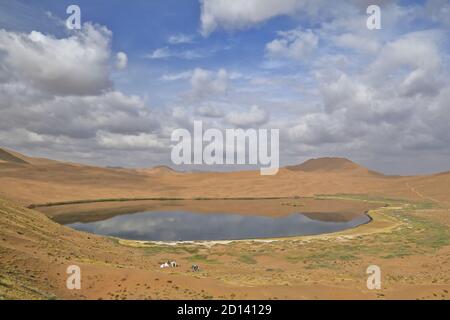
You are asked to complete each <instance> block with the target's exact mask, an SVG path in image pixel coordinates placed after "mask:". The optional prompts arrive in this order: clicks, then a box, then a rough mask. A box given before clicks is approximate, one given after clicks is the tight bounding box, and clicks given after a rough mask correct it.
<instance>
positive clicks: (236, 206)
mask: <svg viewBox="0 0 450 320" xmlns="http://www.w3.org/2000/svg"><path fill="white" fill-rule="evenodd" d="M379 206H380V205H379V204H378V205H377V204H373V203H366V202H355V201H350V200H339V201H338V200H328V199H325V200H316V199H314V198H302V199H265V200H264V199H263V200H165V201H158V200H147V201H145V200H143V201H126V202H97V203H84V204H69V205H59V206H49V207H39V208H37V210H38V211H41V212H43V213H45V214H46V215H47V216H48V217H50V218H52V219H53V220H55V221H58V222H60V223H72V222H92V221H98V220H104V219H107V218H110V217H113V216H116V215H120V214H126V213H135V212H142V211H150V210H151V211H177V210H182V211H187V212H196V213H203V214H209V213H232V214H240V215H259V216H271V217H282V216H286V215H289V214H292V213H302V214H304V215H306V216H308V217H310V218H312V219H315V220H320V221H334V222H345V221H350V220H352V219H354V218H355V217H357V216H359V215H362V214H364V213H365V212H366V211H368V210H370V209H374V208H376V207H379Z"/></svg>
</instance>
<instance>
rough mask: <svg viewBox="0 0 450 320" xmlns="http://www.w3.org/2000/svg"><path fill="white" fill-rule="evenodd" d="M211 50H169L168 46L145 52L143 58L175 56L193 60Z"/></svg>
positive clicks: (154, 58) (202, 56) (204, 55)
mask: <svg viewBox="0 0 450 320" xmlns="http://www.w3.org/2000/svg"><path fill="white" fill-rule="evenodd" d="M210 53H211V52H207V51H199V50H182V51H180V50H171V49H170V48H169V47H163V48H158V49H156V50H154V51H153V52H151V53H150V54H146V55H145V58H147V59H151V60H158V59H169V58H177V59H184V60H195V59H200V58H204V57H206V56H208V55H209V54H210Z"/></svg>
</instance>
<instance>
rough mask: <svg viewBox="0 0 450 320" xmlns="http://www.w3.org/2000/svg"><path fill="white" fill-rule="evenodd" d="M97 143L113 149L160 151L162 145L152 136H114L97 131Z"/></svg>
mask: <svg viewBox="0 0 450 320" xmlns="http://www.w3.org/2000/svg"><path fill="white" fill-rule="evenodd" d="M96 139H97V142H98V143H99V145H101V146H104V147H108V148H113V149H122V150H123V149H126V150H129V149H131V150H133V149H146V150H148V149H155V148H156V149H162V148H164V144H163V143H161V141H160V140H159V139H158V136H156V135H154V134H147V133H139V134H137V135H123V134H114V133H110V132H104V131H98V132H97V137H96Z"/></svg>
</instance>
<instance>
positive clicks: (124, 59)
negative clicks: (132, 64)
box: [116, 52, 128, 70]
mask: <svg viewBox="0 0 450 320" xmlns="http://www.w3.org/2000/svg"><path fill="white" fill-rule="evenodd" d="M127 65H128V56H127V55H126V53H125V52H118V53H117V55H116V68H117V69H118V70H123V69H125V68H126V67H127Z"/></svg>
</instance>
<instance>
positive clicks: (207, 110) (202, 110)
mask: <svg viewBox="0 0 450 320" xmlns="http://www.w3.org/2000/svg"><path fill="white" fill-rule="evenodd" d="M195 112H196V114H198V115H200V116H203V117H208V118H222V117H223V116H224V112H223V110H222V108H221V107H220V106H218V105H214V104H211V103H210V104H207V105H203V106H199V107H197V108H196V110H195Z"/></svg>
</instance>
